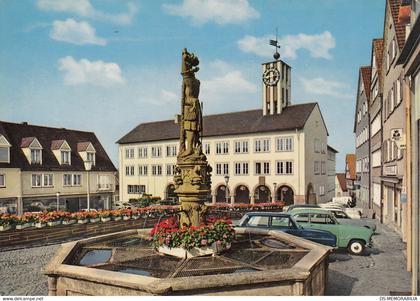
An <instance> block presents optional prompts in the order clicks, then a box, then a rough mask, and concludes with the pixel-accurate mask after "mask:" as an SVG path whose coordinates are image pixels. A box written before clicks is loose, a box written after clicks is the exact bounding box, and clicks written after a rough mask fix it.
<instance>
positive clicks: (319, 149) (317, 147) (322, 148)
mask: <svg viewBox="0 0 420 301" xmlns="http://www.w3.org/2000/svg"><path fill="white" fill-rule="evenodd" d="M314 151H315V152H316V153H321V154H325V153H326V152H327V145H326V144H325V143H324V142H321V141H320V140H319V139H316V138H315V140H314Z"/></svg>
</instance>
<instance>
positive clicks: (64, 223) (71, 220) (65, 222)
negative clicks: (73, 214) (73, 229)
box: [62, 219, 77, 225]
mask: <svg viewBox="0 0 420 301" xmlns="http://www.w3.org/2000/svg"><path fill="white" fill-rule="evenodd" d="M76 222H77V221H76V220H75V219H70V220H67V221H63V222H62V224H63V225H72V224H75V223H76Z"/></svg>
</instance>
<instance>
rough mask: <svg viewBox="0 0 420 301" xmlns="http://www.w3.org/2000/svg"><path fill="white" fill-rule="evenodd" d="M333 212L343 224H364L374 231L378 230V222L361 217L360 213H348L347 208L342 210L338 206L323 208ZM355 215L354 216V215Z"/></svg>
mask: <svg viewBox="0 0 420 301" xmlns="http://www.w3.org/2000/svg"><path fill="white" fill-rule="evenodd" d="M323 209H326V210H328V211H329V212H331V213H332V214H333V215H334V217H335V218H336V219H337V220H338V221H339V222H340V223H343V224H349V225H356V226H363V227H367V228H369V229H372V231H373V232H375V231H376V224H375V223H373V222H370V221H368V220H366V219H365V218H360V215H359V213H356V214H353V215H350V214H348V213H347V210H342V209H338V208H328V207H327V208H323ZM353 216H354V217H353Z"/></svg>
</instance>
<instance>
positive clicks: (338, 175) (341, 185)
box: [335, 173, 347, 191]
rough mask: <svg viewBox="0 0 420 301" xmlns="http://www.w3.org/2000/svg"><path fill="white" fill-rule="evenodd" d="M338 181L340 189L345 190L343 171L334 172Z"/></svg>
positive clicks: (345, 183)
mask: <svg viewBox="0 0 420 301" xmlns="http://www.w3.org/2000/svg"><path fill="white" fill-rule="evenodd" d="M335 175H336V176H337V180H338V183H339V184H340V187H341V190H342V191H347V182H346V174H345V173H336V174H335Z"/></svg>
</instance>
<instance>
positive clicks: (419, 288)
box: [397, 0, 420, 295]
mask: <svg viewBox="0 0 420 301" xmlns="http://www.w3.org/2000/svg"><path fill="white" fill-rule="evenodd" d="M404 4H405V5H402V6H401V7H400V11H399V22H400V24H401V25H402V26H405V29H406V40H405V44H404V47H403V48H402V50H401V52H400V55H399V58H398V61H397V64H399V65H401V66H402V68H403V73H404V81H403V84H404V87H403V89H404V94H403V96H404V99H405V104H406V110H407V119H406V126H407V131H406V132H407V134H406V146H407V151H406V156H407V158H406V163H407V164H406V177H407V191H406V195H407V200H408V201H407V207H408V208H407V214H408V216H407V220H409V222H408V223H407V236H408V239H407V266H408V269H409V270H410V271H411V272H412V294H413V295H419V292H420V269H419V263H420V254H419V249H420V243H419V229H420V225H419V216H420V213H419V205H420V197H419V189H420V177H419V171H420V159H419V153H420V72H419V70H420V38H419V37H420V18H418V16H419V14H420V1H418V0H417V1H416V0H411V1H405V3H404ZM403 197H404V195H403Z"/></svg>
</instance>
